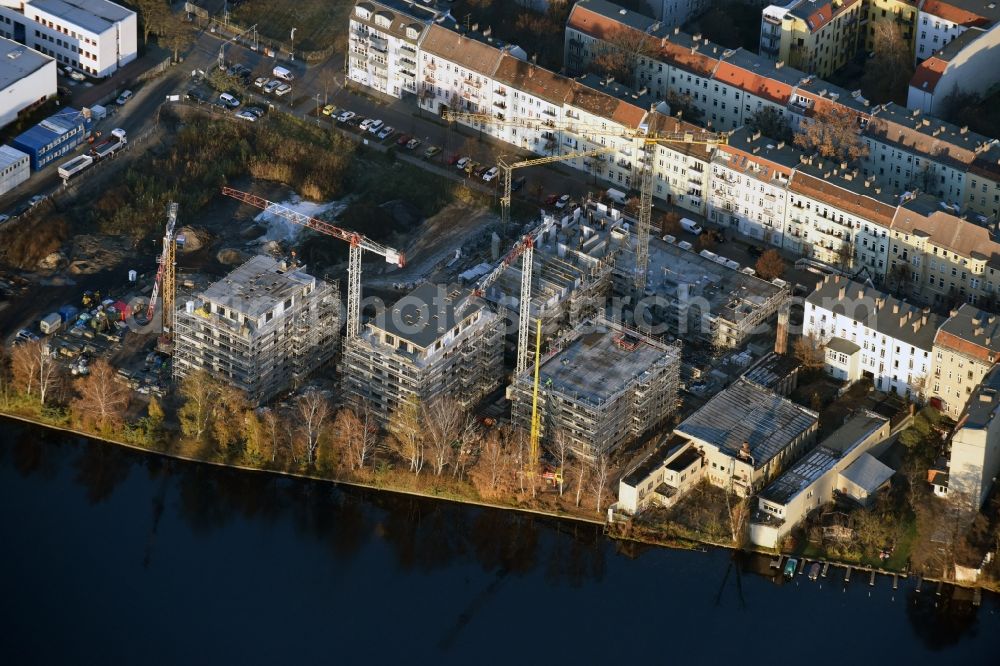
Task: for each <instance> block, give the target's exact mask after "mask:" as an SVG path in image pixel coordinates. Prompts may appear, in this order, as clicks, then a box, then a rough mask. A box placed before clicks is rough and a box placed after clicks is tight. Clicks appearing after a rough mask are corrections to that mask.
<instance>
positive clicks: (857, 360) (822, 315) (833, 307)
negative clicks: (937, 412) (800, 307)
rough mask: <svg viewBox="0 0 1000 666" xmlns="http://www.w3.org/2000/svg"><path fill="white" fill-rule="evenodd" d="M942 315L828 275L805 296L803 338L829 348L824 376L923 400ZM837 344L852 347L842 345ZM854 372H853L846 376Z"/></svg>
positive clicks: (873, 289)
mask: <svg viewBox="0 0 1000 666" xmlns="http://www.w3.org/2000/svg"><path fill="white" fill-rule="evenodd" d="M940 324H941V317H939V316H938V315H936V314H934V313H932V312H930V311H929V309H926V308H925V309H921V308H919V307H917V306H914V305H911V304H909V303H907V302H905V301H902V300H900V299H898V298H895V297H893V296H890V295H889V294H886V293H885V292H882V291H879V290H877V289H875V288H874V287H871V286H868V285H864V284H861V283H858V282H854V281H853V280H849V279H847V278H845V277H842V276H827V277H826V278H825V279H824V280H823V281H822V282H820V283H819V284H817V285H816V289H815V290H814V291H813V292H812V293H811V294H809V296H807V297H806V302H805V310H804V313H803V320H802V334H803V335H804V336H808V337H815V338H817V339H819V340H820V341H821V342H823V343H824V344H825V345H828V346H830V347H832V348H833V349H834V351H835V354H834V355H831V354H829V353H828V354H827V368H826V369H827V372H829V373H830V374H831V375H833V376H835V377H837V378H839V379H844V380H846V381H857V380H859V379H862V378H868V379H870V380H871V381H872V384H873V386H874V387H875V389H876V390H878V391H884V392H889V391H894V392H896V393H897V394H899V395H900V396H902V397H904V398H910V397H913V398H915V399H918V400H920V399H922V398H923V397H924V396H925V395H926V391H927V388H926V387H927V383H928V381H929V377H930V373H931V364H932V362H931V352H932V350H933V347H934V337H935V335H936V333H937V329H938V327H939V326H940ZM841 341H846V342H847V343H852V344H849V345H846V344H842V342H841ZM848 369H853V370H854V372H853V373H850V374H848V373H846V371H847V370H848Z"/></svg>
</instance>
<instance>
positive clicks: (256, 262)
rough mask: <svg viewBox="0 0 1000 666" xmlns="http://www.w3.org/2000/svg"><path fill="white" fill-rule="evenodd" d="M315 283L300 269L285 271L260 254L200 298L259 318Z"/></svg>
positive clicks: (213, 285)
mask: <svg viewBox="0 0 1000 666" xmlns="http://www.w3.org/2000/svg"><path fill="white" fill-rule="evenodd" d="M315 283H316V278H314V277H312V276H311V275H307V274H306V273H303V272H301V271H298V270H290V271H285V270H283V269H282V264H280V263H279V262H278V261H277V260H275V259H273V258H272V257H268V256H265V255H257V256H255V257H252V258H250V259H249V260H247V261H246V262H245V263H244V264H243V265H242V266H240V267H239V268H237V269H236V270H234V271H233V272H231V273H230V274H229V275H227V276H226V277H224V278H222V279H221V280H219V281H217V282H214V283H212V284H211V285H209V287H208V288H207V289H205V291H203V292H202V293H201V298H202V300H204V301H208V302H211V303H213V304H215V305H221V306H223V307H225V308H226V309H231V310H234V311H236V312H238V313H240V314H242V315H245V316H246V317H248V318H250V319H257V318H258V317H260V316H261V315H263V314H265V313H267V312H270V311H272V310H274V308H276V307H277V306H278V305H279V304H281V303H282V302H284V301H285V300H287V299H289V298H292V297H293V296H297V295H300V294H301V293H302V290H303V289H304V288H305V287H308V286H310V285H313V284H315Z"/></svg>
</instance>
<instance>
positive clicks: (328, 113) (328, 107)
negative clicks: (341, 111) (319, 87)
mask: <svg viewBox="0 0 1000 666" xmlns="http://www.w3.org/2000/svg"><path fill="white" fill-rule="evenodd" d="M336 110H337V107H335V106H334V105H333V104H327V105H326V106H324V107H323V115H324V116H332V115H333V112H334V111H336Z"/></svg>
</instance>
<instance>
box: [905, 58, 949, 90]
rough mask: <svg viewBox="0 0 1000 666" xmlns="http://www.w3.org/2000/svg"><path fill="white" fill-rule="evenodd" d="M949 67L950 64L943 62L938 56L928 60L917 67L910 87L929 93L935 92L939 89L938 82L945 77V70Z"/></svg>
mask: <svg viewBox="0 0 1000 666" xmlns="http://www.w3.org/2000/svg"><path fill="white" fill-rule="evenodd" d="M947 67H948V63H946V62H945V61H944V60H941V59H940V58H938V57H937V56H931V57H930V58H928V59H927V60H924V61H923V62H922V63H920V66H919V67H917V71H915V72H913V76H912V77H911V78H910V87H911V88H916V89H918V90H926V91H927V92H934V89H935V88H936V87H937V84H938V81H940V80H941V77H942V76H943V75H944V70H945V69H946V68H947Z"/></svg>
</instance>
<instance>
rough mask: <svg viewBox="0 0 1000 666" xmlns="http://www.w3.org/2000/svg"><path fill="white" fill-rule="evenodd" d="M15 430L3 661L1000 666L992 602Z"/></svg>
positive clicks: (2, 585)
mask: <svg viewBox="0 0 1000 666" xmlns="http://www.w3.org/2000/svg"><path fill="white" fill-rule="evenodd" d="M754 570H759V571H762V572H764V573H766V571H767V566H766V562H764V563H763V564H762V563H761V562H759V561H757V560H756V559H748V560H747V561H741V562H736V561H734V559H733V557H732V555H731V554H730V553H728V552H725V551H714V550H713V551H709V552H707V553H696V552H685V551H672V550H667V549H653V548H650V549H643V550H641V551H638V552H631V553H628V554H626V553H624V552H622V548H621V547H620V546H618V545H617V544H616V543H615V542H612V541H609V540H607V539H605V538H604V537H603V536H602V535H601V533H600V530H599V529H598V528H596V527H590V526H577V525H575V524H572V523H562V522H558V521H550V520H544V519H539V518H535V517H527V516H522V515H519V514H515V513H511V512H502V511H491V510H480V509H473V508H465V507H462V506H458V505H452V504H447V503H441V502H432V501H422V500H415V499H410V498H401V497H398V496H395V495H391V494H386V493H381V494H380V493H374V492H371V493H367V492H356V491H343V490H338V489H335V488H333V487H332V486H329V485H323V484H315V483H305V482H297V481H290V480H274V479H271V478H269V477H266V476H264V475H253V474H247V473H238V472H230V471H227V470H217V469H213V468H209V467H204V466H200V465H193V464H182V463H178V462H171V461H167V460H164V459H160V458H157V457H155V456H149V455H142V454H138V453H133V452H130V451H126V450H123V449H120V448H117V447H114V446H109V445H105V444H101V443H90V442H87V441H85V440H81V439H78V438H68V437H65V436H62V435H58V434H53V433H48V432H46V431H42V430H38V429H34V428H29V427H26V426H22V425H18V424H13V423H10V422H5V421H0V664H31V663H44V664H230V663H238V664H257V663H268V664H309V663H337V664H341V663H346V664H353V663H360V662H362V661H367V662H370V663H379V664H382V663H390V662H394V663H405V664H409V663H434V664H437V663H461V664H493V663H501V664H534V663H541V662H559V663H568V664H590V663H597V662H603V663H629V664H632V663H634V664H666V663H670V664H676V663H721V662H723V661H724V660H726V661H728V660H739V662H738V663H743V664H754V663H769V664H827V663H829V664H896V663H906V664H917V663H932V662H933V663H935V664H997V663H1000V604H998V602H997V599H996V598H995V597H993V596H989V595H987V596H985V597H984V599H983V604H982V606H981V607H979V608H974V607H972V605H971V604H970V603H968V602H958V601H952V600H950V599H948V598H947V595H946V596H942V597H938V596H936V595H935V594H934V592H933V590H934V587H933V586H930V585H926V584H925V586H924V589H923V592H922V593H920V594H917V593H916V592H915V591H914V590H913V585H914V583H913V582H912V581H911V582H905V581H901V582H900V589H899V590H896V591H893V590H892V586H891V582H890V580H889V579H887V578H881V579H879V580H878V581H877V582H876V585H875V586H874V587H869V586H868V581H867V577H860V576H858V575H855V576H854V577H853V579H852V582H851V583H850V584H849V585H848V586H847V587H846V589H845V587H844V585H843V582H842V581H843V571H842V570H840V569H837V570H833V569H831V571H830V575H829V577H828V578H827V579H821V581H819V582H810V581H808V580H807V579H806V578H805V577H804V576H800V577H798V578H796V580H795V581H794V582H791V583H787V584H784V585H779V584H776V583H775V582H773V580H772V579H771V578H770V577H769V576H766V575H761V574H759V573H754V572H753V571H754Z"/></svg>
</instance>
